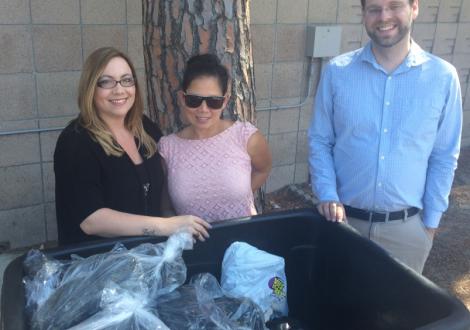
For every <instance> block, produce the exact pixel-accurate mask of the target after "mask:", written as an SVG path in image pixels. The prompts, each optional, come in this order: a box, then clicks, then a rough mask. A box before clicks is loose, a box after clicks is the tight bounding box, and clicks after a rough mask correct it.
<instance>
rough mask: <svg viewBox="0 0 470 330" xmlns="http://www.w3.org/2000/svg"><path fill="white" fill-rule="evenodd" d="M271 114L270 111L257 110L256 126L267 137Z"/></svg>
mask: <svg viewBox="0 0 470 330" xmlns="http://www.w3.org/2000/svg"><path fill="white" fill-rule="evenodd" d="M257 106H258V105H257ZM269 116H270V113H269V111H256V127H258V129H259V130H260V132H261V133H263V135H264V136H266V137H267V136H268V135H269Z"/></svg>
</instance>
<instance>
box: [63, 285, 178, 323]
mask: <svg viewBox="0 0 470 330" xmlns="http://www.w3.org/2000/svg"><path fill="white" fill-rule="evenodd" d="M101 305H102V306H101V307H102V308H103V309H102V310H101V311H100V312H98V313H96V314H95V315H93V316H92V317H90V318H88V319H86V320H85V321H83V322H82V323H80V324H78V325H76V326H74V327H72V328H70V329H69V330H156V329H161V330H169V328H168V327H167V326H166V325H165V324H164V323H163V322H162V321H161V320H160V319H159V318H158V316H157V315H156V314H155V312H154V311H152V309H151V308H150V307H149V306H151V303H150V302H149V301H148V293H147V294H145V293H144V292H139V293H138V294H132V293H131V292H129V291H126V290H123V289H122V288H120V287H118V286H117V285H110V286H109V287H107V288H105V289H104V290H103V295H102V303H101Z"/></svg>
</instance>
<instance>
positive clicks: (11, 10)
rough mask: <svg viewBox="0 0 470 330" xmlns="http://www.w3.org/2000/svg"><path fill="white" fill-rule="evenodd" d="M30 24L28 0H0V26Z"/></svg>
mask: <svg viewBox="0 0 470 330" xmlns="http://www.w3.org/2000/svg"><path fill="white" fill-rule="evenodd" d="M30 22H31V16H30V13H29V1H28V0H0V24H28V23H30ZM2 29H3V27H2ZM2 49H3V48H2Z"/></svg>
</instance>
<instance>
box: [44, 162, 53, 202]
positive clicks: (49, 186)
mask: <svg viewBox="0 0 470 330" xmlns="http://www.w3.org/2000/svg"><path fill="white" fill-rule="evenodd" d="M42 178H43V185H44V200H45V201H46V202H53V201H55V176H54V163H53V162H46V163H42Z"/></svg>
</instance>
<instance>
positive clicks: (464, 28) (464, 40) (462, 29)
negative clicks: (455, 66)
mask: <svg viewBox="0 0 470 330" xmlns="http://www.w3.org/2000/svg"><path fill="white" fill-rule="evenodd" d="M454 52H455V53H467V54H468V53H470V23H460V24H459V26H458V29H457V41H456V43H455V50H454Z"/></svg>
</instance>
